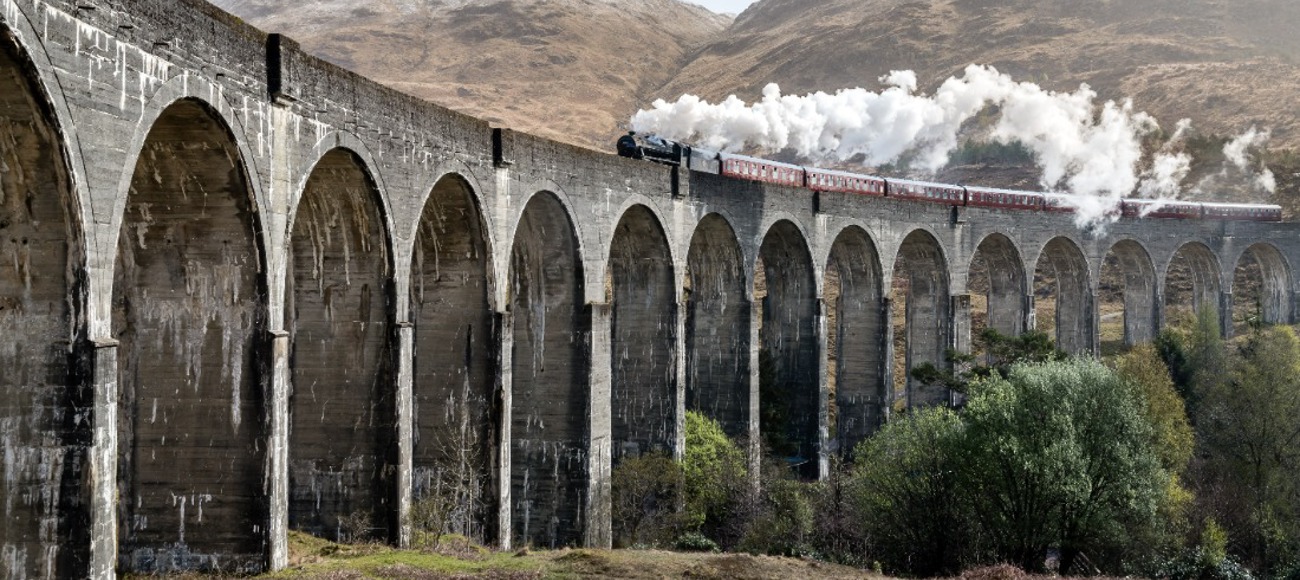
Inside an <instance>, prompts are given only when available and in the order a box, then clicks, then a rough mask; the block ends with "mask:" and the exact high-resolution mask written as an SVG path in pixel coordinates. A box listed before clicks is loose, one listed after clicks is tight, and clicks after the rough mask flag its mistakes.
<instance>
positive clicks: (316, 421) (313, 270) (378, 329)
mask: <svg viewBox="0 0 1300 580" xmlns="http://www.w3.org/2000/svg"><path fill="white" fill-rule="evenodd" d="M289 249H290V251H289V264H290V268H289V271H290V273H291V275H290V276H289V277H288V279H287V280H286V286H287V290H286V298H287V302H288V303H287V304H286V305H285V311H286V312H288V313H290V319H289V321H288V330H289V333H290V338H291V340H292V343H293V349H292V353H291V355H290V362H289V365H290V369H291V373H292V385H293V389H292V391H291V393H290V396H289V417H290V430H289V493H290V497H289V526H290V527H291V528H293V529H297V530H302V531H305V532H308V533H310V534H312V535H314V536H318V537H323V538H329V539H331V540H335V541H354V542H355V541H367V540H380V541H384V540H388V539H390V538H392V537H393V531H394V529H393V528H394V527H395V526H396V522H395V521H394V520H395V518H394V517H393V516H392V511H393V501H392V497H391V496H392V493H393V490H395V482H394V481H393V478H392V475H391V474H392V472H393V471H394V470H393V467H394V466H395V464H396V462H395V461H394V459H395V457H393V455H395V454H394V452H393V451H392V449H393V448H394V447H395V443H396V441H395V439H394V437H393V431H394V429H393V425H394V414H395V413H394V411H395V398H396V397H395V393H394V392H393V388H392V385H393V381H392V380H391V368H392V365H391V361H390V358H391V353H390V344H391V336H390V324H389V320H390V316H389V311H390V310H391V309H390V308H389V303H390V302H391V300H390V298H389V297H390V295H391V291H390V289H389V280H390V275H389V272H390V263H391V258H390V257H389V250H388V236H387V235H386V234H385V231H384V220H383V217H382V215H381V213H380V210H379V193H378V190H377V189H376V187H375V186H374V183H373V181H372V180H371V179H370V176H369V175H368V173H367V172H366V170H365V169H363V164H362V162H361V160H360V159H359V158H358V157H357V156H356V155H355V154H354V153H352V152H350V151H348V150H345V149H334V150H332V151H330V152H329V153H326V154H325V156H324V157H322V158H321V159H320V161H318V162H317V163H316V167H315V168H314V169H313V170H312V172H311V175H310V177H308V178H307V183H306V185H305V187H304V189H303V194H302V197H301V199H300V201H299V202H298V209H297V212H296V213H295V217H294V221H293V235H292V237H291V238H290V244H289Z"/></svg>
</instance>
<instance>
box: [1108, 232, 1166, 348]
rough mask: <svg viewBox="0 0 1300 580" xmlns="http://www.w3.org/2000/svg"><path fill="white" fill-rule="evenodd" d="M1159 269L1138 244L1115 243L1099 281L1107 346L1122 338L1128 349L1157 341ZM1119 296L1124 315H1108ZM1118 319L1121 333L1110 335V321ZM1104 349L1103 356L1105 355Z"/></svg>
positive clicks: (1129, 241) (1134, 241) (1121, 241)
mask: <svg viewBox="0 0 1300 580" xmlns="http://www.w3.org/2000/svg"><path fill="white" fill-rule="evenodd" d="M1156 280H1157V277H1156V269H1155V264H1154V263H1153V262H1152V261H1151V254H1149V253H1148V252H1147V250H1146V248H1144V247H1143V246H1142V244H1141V243H1139V242H1138V241H1136V240H1132V239H1126V240H1120V241H1118V242H1116V243H1115V244H1114V245H1112V246H1111V247H1110V251H1109V252H1107V253H1106V258H1105V260H1104V261H1103V262H1102V265H1101V277H1100V279H1099V281H1098V294H1099V295H1098V297H1097V303H1098V306H1099V307H1100V308H1101V309H1102V311H1101V313H1100V314H1101V316H1100V321H1101V329H1100V338H1101V341H1102V343H1103V345H1104V344H1106V343H1107V342H1110V341H1113V340H1115V338H1117V337H1115V336H1113V335H1114V334H1121V335H1122V339H1123V343H1124V345H1125V346H1134V345H1138V344H1142V343H1144V342H1149V341H1151V340H1154V339H1155V337H1156V332H1157V328H1156V325H1157V310H1156ZM1115 294H1119V295H1120V301H1119V302H1120V306H1121V308H1122V311H1121V312H1118V313H1116V312H1108V311H1109V310H1113V308H1111V307H1108V306H1106V303H1107V302H1111V301H1113V299H1112V297H1113V296H1114V295H1115ZM1116 315H1118V317H1119V320H1118V321H1117V322H1119V325H1118V326H1119V327H1120V329H1122V330H1121V332H1114V333H1113V332H1111V331H1110V330H1109V329H1110V328H1111V326H1112V324H1113V323H1112V322H1111V319H1112V317H1115V316H1116ZM1106 350H1107V349H1106V348H1103V352H1104V351H1106Z"/></svg>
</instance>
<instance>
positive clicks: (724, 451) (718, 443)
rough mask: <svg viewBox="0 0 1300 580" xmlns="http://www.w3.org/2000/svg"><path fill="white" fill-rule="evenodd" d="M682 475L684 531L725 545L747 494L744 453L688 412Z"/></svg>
mask: <svg viewBox="0 0 1300 580" xmlns="http://www.w3.org/2000/svg"><path fill="white" fill-rule="evenodd" d="M682 475H683V478H684V484H685V496H686V501H685V514H684V520H683V527H684V529H686V530H698V531H701V532H703V533H704V534H705V535H706V536H708V537H710V538H712V539H714V540H715V541H719V542H722V543H724V545H726V544H727V543H729V542H727V540H728V539H730V538H733V537H735V536H736V535H737V534H736V532H735V531H734V530H735V528H736V522H735V521H734V518H735V517H737V516H736V511H737V509H738V507H739V504H740V503H741V502H742V500H743V498H744V497H745V495H746V494H747V493H749V489H748V488H749V471H748V469H747V467H746V455H745V453H744V451H742V450H741V448H740V446H739V445H736V442H735V441H732V440H731V439H730V438H728V437H727V434H726V433H724V432H723V431H722V427H721V426H719V425H718V422H717V421H714V420H712V419H709V418H708V417H705V416H704V415H702V414H700V413H696V412H694V411H691V412H688V413H686V453H685V456H684V457H683V458H682Z"/></svg>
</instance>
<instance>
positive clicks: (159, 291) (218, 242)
mask: <svg viewBox="0 0 1300 580" xmlns="http://www.w3.org/2000/svg"><path fill="white" fill-rule="evenodd" d="M254 204H255V202H254V199H253V194H252V188H251V185H250V183H249V178H248V176H247V173H246V170H245V168H244V166H243V164H242V157H241V156H240V154H239V151H238V149H237V145H236V143H235V138H234V137H233V135H232V134H231V132H230V129H229V128H228V126H226V125H225V124H224V123H222V122H221V121H220V118H219V117H218V116H217V115H216V114H215V113H214V112H213V111H212V110H211V109H210V108H209V107H208V106H207V105H206V104H204V103H202V102H200V101H197V100H194V99H182V100H180V101H177V102H175V103H173V104H172V105H171V106H170V107H168V108H167V109H166V110H164V111H163V112H162V114H161V115H159V116H158V118H157V120H156V121H155V122H154V124H153V125H152V127H151V128H150V130H149V133H148V136H147V138H146V139H145V140H144V146H143V150H142V152H141V153H140V154H139V155H138V157H137V160H136V165H135V168H134V172H133V177H132V178H131V182H130V195H129V196H128V200H127V205H126V212H125V214H124V217H123V220H122V231H121V233H120V235H119V236H118V258H117V266H116V271H115V280H114V284H113V289H114V290H113V305H114V316H113V318H114V320H113V323H114V324H113V327H114V328H115V329H116V330H117V334H116V337H117V338H118V339H119V340H120V341H121V347H120V350H119V352H120V354H119V366H118V376H119V384H120V389H121V396H120V400H119V417H120V422H119V424H118V426H119V434H118V438H119V445H120V447H119V448H120V450H121V452H120V455H119V461H118V476H119V482H118V489H119V494H120V496H121V498H122V501H120V502H119V513H118V525H119V530H118V538H119V541H120V547H119V551H118V554H119V561H120V566H121V567H122V568H123V569H125V570H131V571H137V572H165V571H168V570H172V569H177V568H179V569H186V570H192V569H200V570H201V569H221V570H224V571H229V570H247V571H256V570H258V569H260V568H261V567H262V565H263V560H262V558H263V554H264V553H265V552H266V542H267V531H266V530H267V527H266V521H267V515H266V512H265V510H266V500H265V497H264V495H265V491H264V487H263V481H264V478H263V473H262V471H263V465H264V464H265V460H264V455H265V449H264V448H265V446H264V445H263V444H262V441H261V434H262V433H264V432H265V427H264V423H265V419H264V417H263V411H262V410H263V403H262V399H263V389H262V386H261V385H262V377H260V376H259V375H260V372H261V369H262V368H263V365H264V358H263V355H262V354H261V349H259V348H258V339H259V337H261V336H262V335H263V333H264V331H265V328H266V323H265V321H266V312H265V308H266V306H265V305H266V282H265V279H264V278H263V276H262V274H261V273H262V272H264V271H265V268H264V267H263V264H264V258H263V256H264V253H263V252H262V250H261V248H260V247H259V243H258V242H259V236H258V234H257V231H258V224H257V223H256V220H257V215H256V212H255V211H254V207H255V205H254Z"/></svg>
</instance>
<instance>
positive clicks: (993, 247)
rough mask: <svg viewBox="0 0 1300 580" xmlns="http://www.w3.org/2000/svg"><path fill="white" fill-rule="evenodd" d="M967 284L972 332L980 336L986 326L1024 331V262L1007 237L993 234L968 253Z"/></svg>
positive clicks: (1009, 331) (1012, 333) (1011, 332)
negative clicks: (971, 253)
mask: <svg viewBox="0 0 1300 580" xmlns="http://www.w3.org/2000/svg"><path fill="white" fill-rule="evenodd" d="M967 288H968V289H969V292H970V294H971V335H972V336H979V335H980V333H982V332H983V331H984V329H986V328H991V329H993V330H996V331H998V332H999V333H1001V334H1004V335H1006V336H1017V335H1019V334H1020V333H1022V332H1024V331H1025V319H1026V316H1025V309H1026V308H1025V303H1026V299H1025V298H1026V296H1028V287H1027V285H1026V282H1025V266H1024V260H1023V259H1022V258H1021V256H1020V251H1019V250H1017V249H1016V245H1015V244H1014V243H1013V242H1012V241H1011V239H1010V238H1008V237H1006V236H1004V235H1002V234H992V235H990V236H988V237H986V238H984V241H982V242H980V245H979V247H977V248H976V249H975V255H974V256H972V257H971V263H970V270H969V277H968V282H967Z"/></svg>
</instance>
